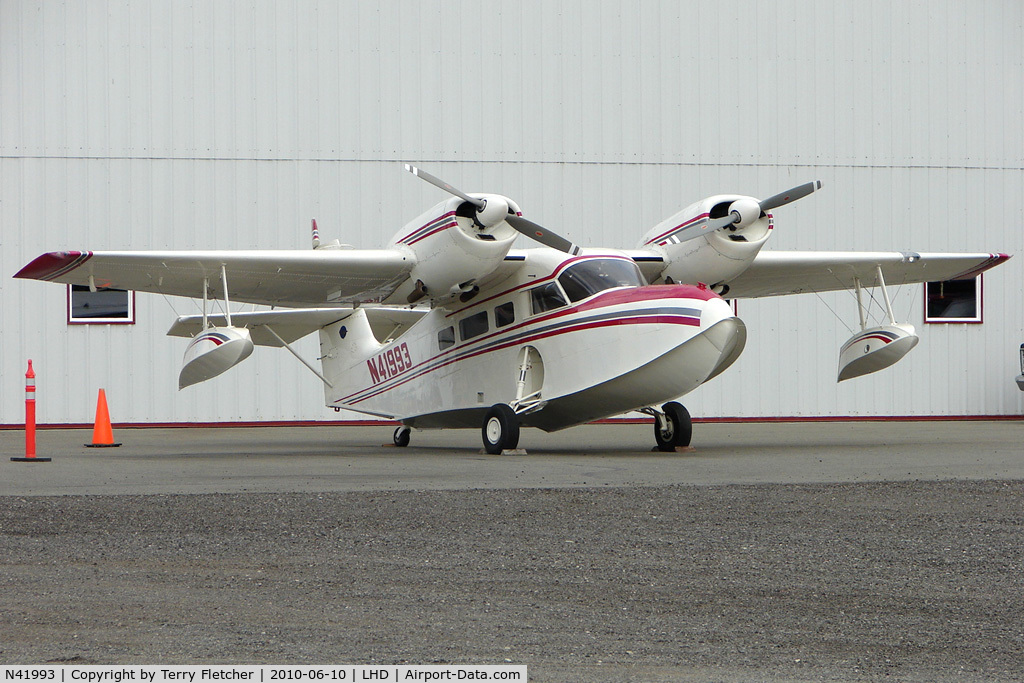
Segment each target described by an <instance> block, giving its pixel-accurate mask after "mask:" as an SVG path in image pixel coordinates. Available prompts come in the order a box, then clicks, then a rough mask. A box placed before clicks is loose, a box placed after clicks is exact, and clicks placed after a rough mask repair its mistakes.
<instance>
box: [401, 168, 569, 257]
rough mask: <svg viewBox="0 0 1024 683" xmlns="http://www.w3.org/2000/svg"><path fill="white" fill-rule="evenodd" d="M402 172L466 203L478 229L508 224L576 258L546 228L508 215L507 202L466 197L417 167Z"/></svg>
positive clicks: (558, 236)
mask: <svg viewBox="0 0 1024 683" xmlns="http://www.w3.org/2000/svg"><path fill="white" fill-rule="evenodd" d="M405 170H407V171H409V173H412V174H413V175H414V176H416V177H417V178H421V179H423V180H425V181H427V182H428V183H430V184H431V185H433V186H435V187H439V188H441V189H442V190H444V191H445V192H449V193H451V194H453V195H455V196H456V197H458V198H459V199H461V200H463V201H465V202H469V203H470V204H472V205H473V206H475V207H476V221H477V223H479V224H480V225H481V226H483V227H485V228H489V227H491V226H493V225H497V224H498V223H499V222H501V221H502V220H504V221H505V222H506V223H508V224H509V225H511V226H512V227H513V228H515V229H516V230H517V231H519V232H520V233H522V234H523V235H526V236H527V237H529V238H530V239H532V240H535V241H537V242H540V243H541V244H543V245H544V246H546V247H551V248H552V249H557V250H559V251H564V252H565V253H567V254H572V255H574V256H575V255H576V254H578V253H580V248H579V247H578V246H576V245H575V244H573V243H572V242H570V241H569V240H567V239H565V238H564V237H562V236H561V235H557V234H555V233H553V232H551V231H550V230H548V229H547V228H545V227H543V226H540V225H538V224H537V223H534V222H533V221H530V220H527V219H525V218H523V217H522V216H518V215H516V214H514V213H509V207H508V203H507V202H505V201H504V200H502V199H501V198H500V197H494V196H492V197H490V198H489V199H482V198H480V197H470V196H469V195H468V194H466V193H465V192H462V191H461V190H459V189H458V188H457V187H454V186H453V185H451V184H450V183H446V182H445V181H443V180H441V179H440V178H438V177H437V176H435V175H432V174H430V173H427V172H426V171H424V170H423V169H421V168H417V167H416V166H413V165H412V164H406V165H405Z"/></svg>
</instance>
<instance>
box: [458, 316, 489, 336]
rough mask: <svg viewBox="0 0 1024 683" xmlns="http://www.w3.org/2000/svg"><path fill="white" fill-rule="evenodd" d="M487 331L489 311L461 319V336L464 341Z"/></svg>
mask: <svg viewBox="0 0 1024 683" xmlns="http://www.w3.org/2000/svg"><path fill="white" fill-rule="evenodd" d="M485 332H487V311H480V312H479V313H474V314H473V315H471V316H469V317H467V318H463V319H462V320H460V321H459V336H460V337H462V341H466V340H467V339H472V338H473V337H479V336H480V335H481V334H484V333H485Z"/></svg>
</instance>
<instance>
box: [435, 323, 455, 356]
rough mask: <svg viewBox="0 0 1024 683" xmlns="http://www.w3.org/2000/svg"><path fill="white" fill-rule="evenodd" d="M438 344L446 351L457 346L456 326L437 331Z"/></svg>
mask: <svg viewBox="0 0 1024 683" xmlns="http://www.w3.org/2000/svg"><path fill="white" fill-rule="evenodd" d="M437 346H438V348H439V349H441V350H442V351H444V350H445V349H447V348H449V347H451V346H455V328H454V327H446V328H444V329H443V330H441V331H440V332H438V333H437Z"/></svg>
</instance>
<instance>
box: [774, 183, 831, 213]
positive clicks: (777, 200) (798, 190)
mask: <svg viewBox="0 0 1024 683" xmlns="http://www.w3.org/2000/svg"><path fill="white" fill-rule="evenodd" d="M820 189H821V181H820V180H815V181H814V182H810V183H804V184H803V185H798V186H796V187H794V188H793V189H791V190H786V191H785V192H780V193H779V194H777V195H774V196H772V197H769V198H768V199H762V200H761V201H760V202H759V204H760V205H761V210H762V211H764V212H765V213H767V212H768V211H771V210H772V209H776V208H778V207H780V206H784V205H786V204H789V203H790V202H795V201H796V200H798V199H803V198H804V197H806V196H807V195H809V194H810V193H812V192H814V191H815V190H820Z"/></svg>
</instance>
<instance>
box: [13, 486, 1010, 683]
mask: <svg viewBox="0 0 1024 683" xmlns="http://www.w3.org/2000/svg"><path fill="white" fill-rule="evenodd" d="M0 543H2V547H0V550H2V552H0V662H2V663H7V664H12V663H44V662H51V663H80V664H117V663H140V664H141V663H150V664H153V663H160V664H188V663H215V662H220V663H231V662H239V663H270V664H276V663H308V664H319V663H323V664H326V663H353V664H374V663H412V664H430V663H471V664H473V663H481V664H487V663H491V664H501V663H506V662H511V663H515V664H527V665H528V666H529V671H530V678H531V680H535V681H561V680H581V681H619V680H636V681H675V680H722V681H732V680H821V679H827V680H877V679H881V678H889V679H890V680H921V681H925V680H928V681H933V680H951V679H956V680H1004V681H1005V680H1022V678H1024V616H1022V615H1024V482H1019V481H1009V482H1006V481H1000V482H939V483H935V482H929V483H918V482H904V483H862V484H831V485H756V486H708V487H697V486H665V487H649V488H612V489H601V490H597V489H532V490H503V491H495V490H486V491H484V490H474V491H431V492H422V491H397V492H383V493H381V492H376V493H322V494H211V495H151V496H129V495H119V496H88V497H86V496H65V497H50V498H18V497H0Z"/></svg>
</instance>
